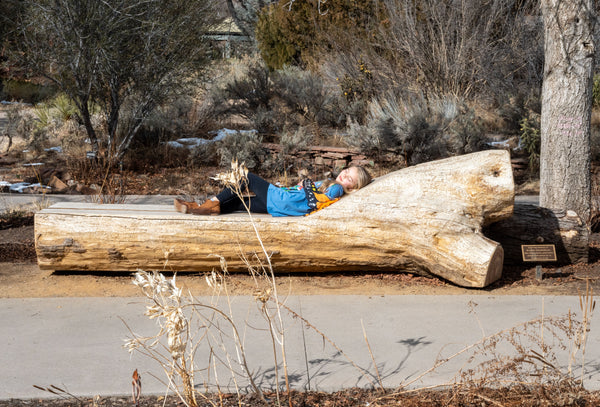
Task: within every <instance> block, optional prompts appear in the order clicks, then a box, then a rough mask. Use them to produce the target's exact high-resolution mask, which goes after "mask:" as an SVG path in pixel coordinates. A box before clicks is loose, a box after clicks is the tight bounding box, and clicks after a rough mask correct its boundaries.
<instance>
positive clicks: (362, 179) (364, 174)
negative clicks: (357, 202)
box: [352, 167, 373, 191]
mask: <svg viewBox="0 0 600 407" xmlns="http://www.w3.org/2000/svg"><path fill="white" fill-rule="evenodd" d="M356 170H357V171H358V179H357V180H356V186H355V187H354V188H353V189H352V191H356V190H358V189H361V188H362V187H364V186H366V185H368V184H370V183H371V180H372V179H373V178H372V177H371V174H369V171H367V170H366V168H365V167H356Z"/></svg>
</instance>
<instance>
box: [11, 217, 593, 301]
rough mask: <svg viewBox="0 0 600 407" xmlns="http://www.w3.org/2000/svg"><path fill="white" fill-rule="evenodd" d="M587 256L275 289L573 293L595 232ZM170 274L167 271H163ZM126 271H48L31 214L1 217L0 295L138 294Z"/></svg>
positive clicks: (588, 280) (319, 279) (246, 288)
mask: <svg viewBox="0 0 600 407" xmlns="http://www.w3.org/2000/svg"><path fill="white" fill-rule="evenodd" d="M590 245H591V247H590V261H589V263H588V264H576V265H569V266H563V267H557V266H546V267H543V269H542V270H543V279H542V280H541V281H538V280H537V279H536V270H535V265H531V264H528V265H522V266H512V267H505V270H504V273H503V277H502V278H501V279H500V281H498V282H496V283H494V284H493V285H491V286H490V287H487V288H484V289H468V288H463V287H458V286H456V285H454V284H451V283H449V282H446V281H442V280H440V279H438V278H428V277H421V276H414V275H411V274H406V273H368V272H364V273H360V272H352V273H318V272H315V273H312V274H306V273H303V274H280V275H279V279H278V284H279V288H278V290H279V292H280V293H289V295H330V294H336V295H361V294H363V295H364V294H367V293H368V294H369V295H409V294H410V295H421V294H423V295H456V294H468V295H480V294H481V295H490V294H491V295H518V294H520V295H535V294H539V295H578V294H579V293H583V292H585V289H586V284H590V285H591V286H592V288H594V289H595V291H596V292H599V291H600V282H599V280H600V278H599V277H600V236H599V235H596V234H594V235H592V241H591V244H590ZM167 274H169V273H167ZM131 280H132V277H131V274H130V273H90V272H53V271H48V270H40V269H39V267H38V266H37V263H36V255H35V247H34V230H33V218H32V216H27V217H24V218H22V219H19V220H15V219H13V220H11V222H10V223H9V222H6V221H4V222H0V298H32V297H65V296H71V297H72V296H76V297H129V296H137V295H140V292H139V290H138V288H137V287H135V286H134V285H133V284H132V283H131ZM177 280H178V282H179V284H180V285H181V286H182V287H184V288H186V289H189V290H191V292H192V293H194V294H195V295H203V294H206V295H210V288H209V287H208V286H207V284H206V281H205V279H204V275H203V274H202V273H179V274H178V276H177ZM229 287H230V289H231V292H232V294H234V295H252V294H253V293H254V291H255V285H254V284H253V280H252V278H251V277H250V276H249V275H248V274H245V273H237V274H232V275H231V278H230V281H229Z"/></svg>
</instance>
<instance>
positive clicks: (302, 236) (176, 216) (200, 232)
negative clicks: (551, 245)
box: [35, 150, 514, 287]
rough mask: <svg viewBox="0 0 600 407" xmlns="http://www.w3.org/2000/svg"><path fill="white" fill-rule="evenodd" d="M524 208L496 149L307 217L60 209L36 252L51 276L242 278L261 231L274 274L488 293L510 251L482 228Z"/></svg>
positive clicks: (413, 171)
mask: <svg viewBox="0 0 600 407" xmlns="http://www.w3.org/2000/svg"><path fill="white" fill-rule="evenodd" d="M513 205H514V182H513V177H512V170H511V163H510V158H509V153H508V152H506V151H499V150H492V151H485V152H479V153H473V154H469V155H464V156H459V157H453V158H448V159H444V160H439V161H434V162H429V163H425V164H421V165H417V166H414V167H409V168H405V169H402V170H399V171H395V172H392V173H389V174H387V175H385V176H382V177H379V178H377V179H376V180H374V181H373V182H372V183H371V184H369V185H368V186H366V187H365V188H363V189H361V190H359V191H356V192H354V193H352V194H349V195H347V196H345V197H343V198H342V199H341V200H340V201H339V202H336V203H335V204H334V205H331V206H329V207H327V208H325V209H322V210H321V211H319V212H316V213H314V214H312V215H309V216H303V217H279V218H277V217H271V216H270V215H255V214H253V215H252V216H249V215H248V214H246V213H234V214H229V215H221V216H194V215H186V214H181V213H178V212H175V210H174V209H173V208H172V207H170V206H164V205H162V206H161V205H95V204H73V203H69V204H68V203H61V204H56V205H53V206H51V207H49V208H47V209H44V210H41V211H39V212H38V213H37V214H36V216H35V242H36V250H37V254H38V263H39V266H40V268H42V269H47V270H103V271H110V270H115V271H116V270H121V271H128V270H131V271H133V270H136V269H138V268H141V269H145V270H169V271H210V270H211V269H213V268H217V267H219V258H218V257H214V255H220V256H223V257H224V258H225V259H226V260H227V263H228V269H229V270H230V271H236V270H247V265H246V263H245V261H244V260H242V257H245V258H246V259H249V260H250V261H252V259H253V255H254V253H261V248H260V244H259V241H258V239H257V233H258V235H259V236H260V239H261V240H262V242H263V244H264V247H265V248H266V250H267V251H268V253H269V254H270V256H271V260H272V263H273V266H274V271H275V272H278V271H286V272H298V271H301V272H319V271H352V270H360V271H406V272H413V273H418V274H426V275H435V276H439V277H442V278H444V279H446V280H449V281H451V282H453V283H455V284H458V285H461V286H466V287H484V286H486V285H488V284H490V283H492V282H494V281H495V280H497V279H498V278H499V277H500V275H501V272H502V263H503V250H502V247H501V246H500V245H499V244H498V243H497V242H494V241H492V240H490V239H489V238H487V237H485V236H484V235H483V234H482V233H481V231H482V227H483V225H487V224H490V223H492V222H496V221H499V220H502V219H506V218H509V217H510V216H511V215H512V213H513ZM241 255H243V256H241Z"/></svg>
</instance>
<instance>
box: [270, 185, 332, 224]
mask: <svg viewBox="0 0 600 407" xmlns="http://www.w3.org/2000/svg"><path fill="white" fill-rule="evenodd" d="M320 184H321V183H320V182H315V185H316V186H317V188H318V187H319V185H320ZM325 195H327V197H328V198H329V199H336V198H339V197H341V196H342V195H344V188H343V187H342V186H341V185H340V184H332V185H331V186H330V187H329V188H327V191H325ZM267 211H268V212H269V213H270V214H271V215H272V216H303V215H306V214H307V213H309V212H310V211H311V208H310V207H309V206H308V201H307V199H306V193H305V192H304V190H303V189H291V190H288V189H285V188H278V187H276V186H275V185H273V184H271V185H269V190H268V192H267Z"/></svg>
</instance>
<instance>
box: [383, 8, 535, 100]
mask: <svg viewBox="0 0 600 407" xmlns="http://www.w3.org/2000/svg"><path fill="white" fill-rule="evenodd" d="M536 5H537V1H536V0H530V1H529V0H526V1H517V0H499V1H494V2H481V1H478V0H466V1H460V2H457V1H439V0H423V1H418V2H406V1H402V0H386V1H385V6H386V8H387V10H388V14H389V25H388V26H387V27H385V28H384V30H385V33H386V35H385V36H383V38H387V39H388V43H387V44H385V45H384V47H385V48H386V49H389V50H394V51H395V52H396V53H397V55H398V57H399V59H398V60H397V61H398V62H399V63H401V64H402V66H403V68H404V69H403V71H404V72H406V73H407V74H408V75H410V76H409V77H407V78H406V79H408V80H409V81H410V82H414V81H418V83H419V86H420V87H421V88H422V89H426V90H427V91H430V92H433V93H435V94H442V95H443V94H453V95H457V96H463V97H465V96H470V95H474V94H478V93H480V92H482V91H484V90H485V91H492V92H493V93H497V92H498V91H500V90H506V89H512V88H513V87H514V86H515V84H517V83H528V84H530V85H535V86H537V85H539V84H540V83H541V82H540V81H541V76H540V73H541V66H542V65H541V63H542V61H543V57H542V56H543V50H542V49H541V45H540V44H542V43H543V42H542V41H540V38H541V35H542V29H541V21H539V19H537V18H536V16H535V13H537V12H538V11H537V9H536ZM532 82H533V83H532Z"/></svg>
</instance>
